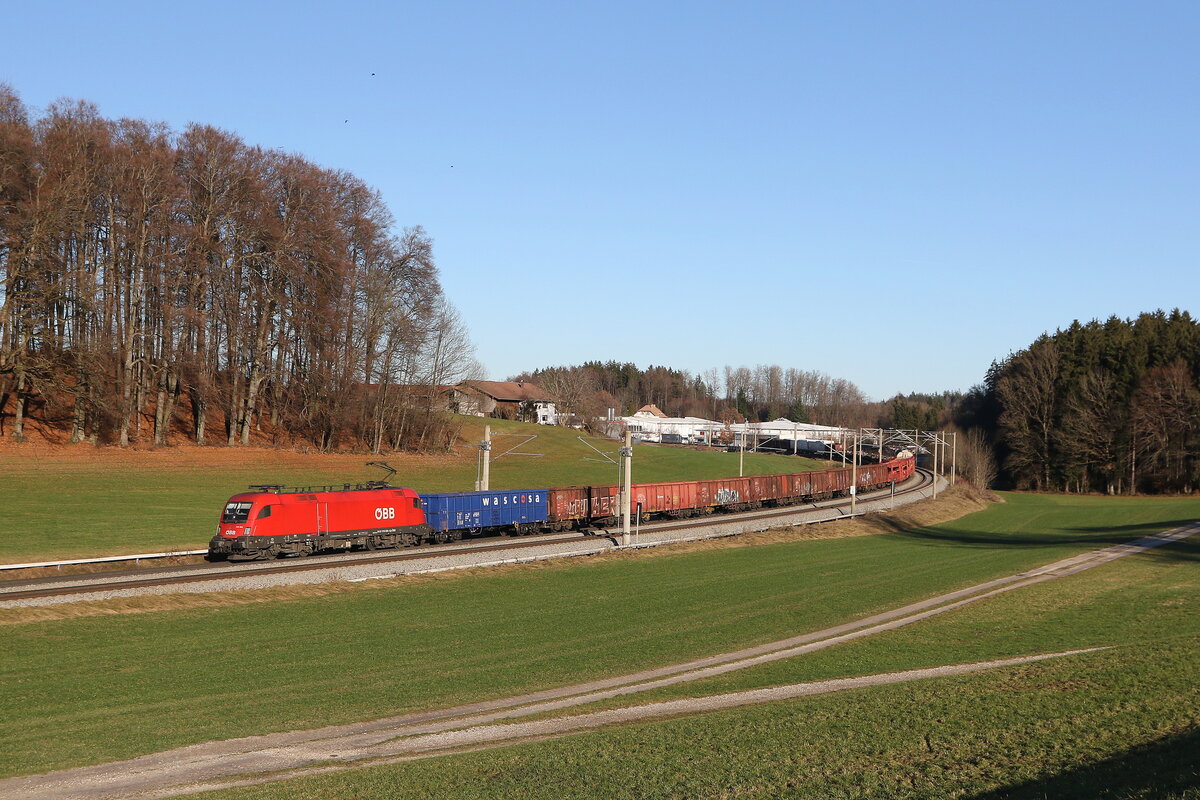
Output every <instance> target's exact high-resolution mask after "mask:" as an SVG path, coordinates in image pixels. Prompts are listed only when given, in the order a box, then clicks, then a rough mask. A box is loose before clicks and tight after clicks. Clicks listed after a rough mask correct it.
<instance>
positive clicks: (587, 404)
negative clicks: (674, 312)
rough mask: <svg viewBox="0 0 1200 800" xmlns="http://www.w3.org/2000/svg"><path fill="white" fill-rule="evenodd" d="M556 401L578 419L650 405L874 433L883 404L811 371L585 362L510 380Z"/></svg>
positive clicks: (678, 413)
mask: <svg viewBox="0 0 1200 800" xmlns="http://www.w3.org/2000/svg"><path fill="white" fill-rule="evenodd" d="M511 380H527V381H530V382H532V383H535V384H537V385H538V386H540V387H542V388H543V389H545V390H546V391H548V392H550V393H552V394H554V395H555V396H556V397H558V398H559V399H560V400H561V401H562V402H561V405H562V406H563V408H564V409H565V410H566V411H568V412H572V413H575V414H577V415H578V416H579V417H580V418H583V419H592V418H598V417H603V416H604V414H605V411H606V409H608V408H612V409H614V410H615V411H616V413H617V415H619V416H624V415H629V414H632V413H633V412H634V411H636V410H638V409H639V408H641V407H642V406H644V405H648V404H654V405H656V406H658V408H659V409H661V410H662V412H663V413H665V414H667V415H668V416H672V417H687V416H694V417H703V418H705V419H714V420H724V421H730V422H741V421H745V420H750V421H756V422H766V421H768V420H773V419H778V418H780V417H787V418H788V419H790V420H792V421H794V422H819V423H821V424H824V425H844V426H847V427H854V426H859V425H867V426H869V425H874V424H876V420H877V419H878V417H879V416H880V414H881V413H886V411H887V409H886V408H885V405H886V404H882V403H871V402H870V401H869V400H868V399H867V397H866V395H865V394H864V393H863V392H862V390H860V389H859V388H858V387H857V386H856V385H855V384H854V383H852V382H851V381H848V380H845V379H843V378H832V377H830V376H828V375H826V374H824V373H822V372H818V371H815V370H799V369H794V368H786V369H785V368H783V367H780V366H778V365H775V364H771V365H765V364H760V365H757V366H754V367H747V366H739V367H732V366H725V367H724V368H723V369H717V368H713V369H708V370H705V371H704V372H701V373H692V372H689V371H687V370H680V369H674V368H671V367H664V366H653V365H652V366H649V367H647V368H645V369H642V368H639V367H638V366H637V365H635V364H632V363H628V362H619V361H605V362H600V361H589V362H585V363H583V364H580V365H574V366H558V367H542V368H539V369H536V370H533V371H532V372H525V373H522V374H521V375H518V376H514V377H513V378H511Z"/></svg>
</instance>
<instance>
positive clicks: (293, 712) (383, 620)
mask: <svg viewBox="0 0 1200 800" xmlns="http://www.w3.org/2000/svg"><path fill="white" fill-rule="evenodd" d="M1007 499H1008V502H1007V503H1005V504H1002V505H997V506H994V507H992V508H990V509H988V510H987V511H984V512H981V513H978V514H974V515H971V516H969V517H965V518H963V519H960V520H958V521H956V522H952V523H947V524H944V525H940V526H934V527H931V528H925V529H920V530H916V531H911V532H902V533H897V534H890V535H884V536H869V537H858V538H846V539H834V540H816V541H797V542H784V543H775V544H768V545H761V546H755V547H740V548H736V547H735V548H728V549H721V550H708V551H706V550H701V551H695V552H686V553H681V554H678V555H665V556H661V555H660V556H659V557H657V558H648V559H647V558H636V557H630V558H613V559H609V560H600V561H595V562H584V563H559V564H553V565H548V566H542V567H538V568H516V569H509V570H506V571H502V572H496V573H483V574H475V575H471V576H460V577H457V578H450V579H442V580H426V581H417V582H411V583H402V584H397V585H387V584H381V585H376V586H371V587H363V588H361V589H359V590H356V591H350V592H346V593H343V594H338V595H332V596H328V597H323V598H306V599H300V600H290V601H279V602H265V603H258V604H255V605H252V606H233V607H229V608H215V609H193V610H188V611H179V612H171V613H167V612H157V613H143V614H137V615H125V616H112V617H92V618H83V619H67V620H60V621H55V622H42V623H18V622H17V620H19V619H21V616H20V615H21V614H22V613H23V612H19V611H9V612H4V613H3V615H0V621H5V620H7V621H8V622H10V623H14V624H10V625H8V626H6V627H5V628H4V629H3V635H4V637H5V639H6V640H7V641H6V645H7V646H6V647H5V648H4V652H3V654H2V655H0V668H2V671H0V676H2V678H3V680H4V684H5V686H6V687H7V691H6V693H5V694H4V696H3V700H2V701H0V702H2V705H0V715H2V718H3V722H2V723H0V739H2V740H4V741H5V742H6V743H8V747H7V748H6V749H5V751H4V752H3V754H0V774H5V775H10V774H22V773H30V772H36V771H42V770H46V769H51V768H56V767H63V766H70V765H78V764H83V763H94V762H100V761H107V760H113V759H117V758H122V757H128V756H131V755H134V754H138V753H143V752H150V751H157V750H161V749H165V748H169V747H173V746H177V745H182V744H187V743H192V742H198V741H205V740H209V739H216V738H228V737H234V736H243V735H248V734H253V733H262V732H267V731H275V730H286V729H293V728H308V727H317V726H320V725H326V724H331V723H336V722H344V721H351V720H361V719H370V718H376V717H380V716H386V715H389V714H394V713H399V712H402V711H405V710H410V709H418V708H433V707H440V706H446V705H451V704H454V703H457V702H463V701H468V700H473V699H481V698H487V697H497V696H504V695H509V694H514V693H518V692H524V691H529V690H534V689H538V688H544V687H549V686H555V685H562V684H566V683H571V682H575V681H579V680H587V679H593V678H597V677H602V676H604V675H615V674H622V673H625V672H629V671H633V670H635V669H638V668H643V667H650V666H654V665H660V664H667V663H674V662H678V661H682V660H686V659H688V658H692V657H697V656H701V655H705V654H710V653H715V652H723V651H727V650H731V649H735V648H738V647H742V646H746V645H750V644H754V643H759V642H766V641H773V640H776V639H780V638H784V637H786V636H789V635H794V634H796V633H799V632H803V631H808V630H817V629H820V628H823V627H827V626H829V625H832V624H836V623H838V622H842V621H845V620H847V619H853V618H857V617H861V616H864V615H867V614H871V613H875V612H878V611H881V610H884V609H887V608H893V607H896V606H899V605H902V604H904V603H906V602H910V601H913V600H916V599H919V598H923V597H927V596H930V595H933V594H937V593H940V592H944V591H947V590H950V589H953V588H956V587H960V586H964V585H970V584H974V583H977V582H980V581H982V580H986V579H988V578H991V577H995V576H999V575H1007V574H1012V573H1014V572H1017V571H1020V570H1022V569H1025V568H1028V567H1031V566H1033V565H1037V564H1043V563H1047V562H1050V561H1053V560H1055V559H1058V558H1062V557H1064V556H1067V555H1070V554H1072V553H1078V552H1081V551H1085V550H1090V549H1094V548H1097V547H1102V546H1105V545H1108V544H1111V543H1113V542H1118V541H1127V540H1129V539H1132V538H1136V537H1137V536H1138V535H1140V534H1143V533H1148V532H1152V531H1158V530H1162V529H1165V528H1169V527H1174V526H1176V525H1179V524H1181V523H1182V522H1184V521H1187V520H1191V519H1195V518H1197V517H1200V503H1198V502H1196V501H1188V500H1177V499H1161V500H1128V499H1103V498H1055V497H1037V496H1031V495H1010V496H1008V498H1007ZM1197 589H1200V567H1198V565H1197V550H1196V545H1195V544H1193V543H1185V544H1182V545H1179V546H1176V547H1173V548H1171V549H1169V550H1167V549H1163V550H1160V551H1157V552H1152V553H1148V554H1145V555H1141V556H1137V557H1134V558H1129V559H1124V560H1122V561H1119V562H1116V563H1114V564H1112V565H1109V566H1105V567H1101V568H1099V569H1096V570H1094V571H1092V572H1089V573H1085V574H1084V575H1081V576H1076V577H1073V578H1069V579H1066V580H1064V581H1059V582H1055V583H1052V584H1049V585H1047V586H1044V587H1035V588H1031V589H1027V590H1021V591H1020V592H1018V593H1014V594H1013V595H1010V596H1008V597H1005V598H1002V599H997V600H993V601H988V602H987V603H985V604H983V605H980V606H977V607H973V608H971V609H968V610H966V611H962V612H956V613H955V614H953V615H950V616H947V617H941V618H937V619H936V620H934V621H930V622H926V623H922V624H921V625H919V626H917V627H914V628H912V629H911V630H906V631H901V632H897V633H894V634H886V635H884V636H881V637H880V638H877V639H872V640H869V641H864V642H861V643H857V644H853V645H846V646H842V647H839V648H835V649H833V650H829V651H825V652H824V653H821V654H815V655H811V656H807V657H804V658H800V659H793V660H791V661H787V662H781V663H779V664H774V665H767V666H763V667H759V668H756V669H754V670H748V671H745V672H741V673H736V674H733V675H730V676H726V677H724V678H722V679H719V680H714V681H712V682H711V683H708V684H705V685H702V686H698V687H697V688H696V691H701V690H702V691H703V692H706V693H707V692H715V691H718V690H725V689H729V688H746V687H750V686H757V685H771V684H774V683H788V682H794V681H798V680H808V679H811V678H816V677H825V676H843V675H859V674H870V673H874V672H880V671H884V670H889V669H899V668H907V667H909V666H927V665H936V664H944V663H955V662H959V661H965V660H978V659H982V658H992V657H1002V656H1007V655H1012V654H1021V653H1030V652H1040V651H1044V650H1053V649H1061V648H1065V647H1077V646H1087V645H1096V644H1117V645H1124V647H1122V648H1121V649H1119V650H1115V651H1108V652H1106V653H1099V654H1091V655H1089V656H1086V657H1077V658H1072V659H1070V660H1068V661H1063V662H1061V663H1054V664H1049V665H1036V666H1031V667H1025V668H1018V669H1008V670H1005V671H1003V672H1002V673H997V674H995V675H979V676H970V677H964V678H956V679H947V680H945V681H930V682H926V683H922V684H916V685H913V686H909V687H903V686H900V687H890V688H881V689H875V690H863V691H859V692H855V693H853V695H849V696H846V697H826V698H815V699H811V700H806V701H796V702H791V703H783V704H779V705H777V706H771V707H768V708H760V709H752V710H747V711H738V712H724V713H722V714H717V715H711V716H709V717H705V718H703V719H698V720H683V721H678V722H672V723H659V724H656V725H650V726H636V727H632V728H628V729H623V730H618V731H610V732H600V733H595V734H587V735H584V736H579V737H573V738H571V739H566V740H563V741H559V742H552V743H544V744H539V745H533V746H526V747H518V748H507V749H503V750H498V751H495V752H492V753H480V754H475V755H468V756H460V757H455V758H452V759H441V760H439V761H438V762H437V764H436V765H433V764H413V765H408V766H403V767H386V768H383V767H381V768H372V769H368V770H364V771H360V772H355V773H352V774H349V775H346V776H342V777H337V778H328V779H324V780H322V781H321V782H319V785H316V784H312V783H309V782H303V783H299V784H284V785H281V787H274V788H270V789H267V790H264V791H267V792H277V793H279V794H278V796H296V797H299V796H306V795H313V794H317V795H329V796H334V797H341V796H346V797H349V796H368V797H375V796H378V797H384V796H400V795H403V794H404V793H405V792H408V793H409V795H410V796H422V795H424V796H464V797H465V796H479V795H481V794H486V795H496V796H498V795H505V794H507V795H509V796H514V797H515V796H549V795H553V794H558V795H562V796H573V794H572V793H574V796H585V795H583V794H580V792H589V793H590V794H589V795H587V796H621V795H622V794H625V795H629V796H633V795H640V796H671V795H672V794H678V795H692V794H696V795H701V796H703V795H704V794H705V792H709V793H710V794H712V795H713V796H723V795H722V792H724V794H725V795H728V794H730V793H733V792H734V791H735V789H736V788H737V787H745V788H746V789H748V790H750V792H751V796H754V795H755V794H756V793H757V794H758V795H760V796H765V795H771V794H779V793H782V792H785V791H787V789H786V784H787V782H789V781H793V780H796V779H797V778H799V779H802V781H803V782H815V783H814V784H813V785H824V786H825V787H826V789H828V791H825V792H824V793H823V794H822V793H817V794H815V795H814V796H828V797H837V796H858V795H860V794H864V795H870V794H871V793H874V794H873V795H871V796H879V797H884V796H896V795H895V794H894V793H893V794H889V792H895V791H896V790H897V789H898V788H899V789H904V791H908V790H909V788H912V787H918V786H924V787H926V789H928V793H927V794H925V795H922V794H920V793H919V792H917V793H911V792H910V794H909V796H930V797H933V796H947V794H946V793H945V791H944V790H945V787H947V786H950V785H953V786H959V785H960V784H961V785H962V786H964V787H970V791H976V790H978V791H983V790H985V789H989V788H991V787H995V786H999V785H1001V784H1002V782H1003V781H1006V780H1009V779H1010V778H1013V777H1014V776H1015V777H1017V778H1020V779H1022V780H1023V779H1024V778H1025V777H1031V778H1032V777H1033V776H1037V775H1041V774H1043V773H1046V772H1047V771H1049V772H1051V773H1053V772H1057V771H1059V770H1061V769H1063V768H1064V765H1066V764H1070V763H1074V762H1075V761H1079V760H1096V761H1098V760H1102V759H1105V758H1109V757H1115V754H1120V753H1121V752H1122V750H1123V749H1124V748H1125V747H1127V746H1130V745H1136V744H1139V743H1145V742H1152V741H1157V740H1158V739H1159V738H1161V737H1163V736H1166V735H1167V732H1168V731H1172V730H1174V731H1177V732H1183V734H1184V735H1185V736H1192V733H1193V732H1192V728H1189V727H1188V726H1189V725H1191V724H1194V723H1195V719H1194V717H1195V708H1196V695H1195V692H1196V690H1195V681H1194V678H1195V675H1196V674H1197V672H1198V669H1197V668H1198V666H1200V662H1198V661H1197V657H1196V655H1195V645H1196V644H1197V643H1198V642H1200V615H1196V614H1195V606H1194V602H1195V601H1194V598H1195V597H1196V596H1197V594H1198V592H1197ZM124 602H125V603H130V602H133V601H124ZM121 605H122V603H120V602H114V603H113V610H117V609H119V608H120V607H121ZM943 629H944V630H945V633H939V631H940V630H943ZM1126 675H1128V676H1132V677H1126ZM98 676H102V678H101V679H98ZM1122 693H1124V698H1125V699H1122V700H1120V701H1119V702H1117V701H1115V700H1114V698H1117V697H1118V696H1122ZM642 699H643V697H642V696H638V697H637V698H636V699H634V700H631V701H629V702H637V701H640V700H642ZM1113 702H1117V705H1116V706H1113V705H1112V703H1113ZM1189 715H1190V716H1189ZM1189 719H1190V720H1191V722H1189ZM1072 720H1075V722H1072ZM1072 725H1074V726H1075V727H1074V728H1072V727H1071V726H1072ZM1069 728H1070V729H1071V734H1070V736H1067V729H1069ZM926 735H928V736H929V740H928V743H927V742H926V740H925V738H924V737H925V736H926ZM1118 740H1119V741H1118ZM1164 741H1165V742H1166V744H1165V745H1164V746H1168V750H1169V747H1174V745H1172V744H1171V743H1170V741H1168V740H1164ZM989 742H995V743H998V745H997V747H996V748H993V749H989V747H990V745H989ZM1186 742H1187V743H1190V744H1191V745H1192V746H1194V744H1195V740H1194V737H1193V738H1191V739H1187V740H1186ZM631 749H632V751H633V752H632V755H630V753H629V751H630V750H631ZM1169 752H1174V751H1170V750H1169ZM989 753H994V754H993V755H989ZM764 754H769V755H764ZM993 758H994V759H996V761H995V764H996V766H995V768H992V767H991V766H988V765H989V764H991V763H992V762H991V761H989V759H993ZM550 765H552V766H550ZM910 778H911V779H912V781H913V782H912V783H911V786H910V784H908V783H906V781H908V780H909V779H910ZM947 781H950V782H951V783H947ZM955 781H957V782H958V783H955ZM822 782H824V783H822ZM581 787H583V788H581ZM714 787H715V788H714ZM929 787H933V788H929ZM710 790H711V791H710ZM913 791H914V792H916V789H915V788H914V789H913ZM356 793H357V794H356ZM267 796H276V795H272V794H268V795H267Z"/></svg>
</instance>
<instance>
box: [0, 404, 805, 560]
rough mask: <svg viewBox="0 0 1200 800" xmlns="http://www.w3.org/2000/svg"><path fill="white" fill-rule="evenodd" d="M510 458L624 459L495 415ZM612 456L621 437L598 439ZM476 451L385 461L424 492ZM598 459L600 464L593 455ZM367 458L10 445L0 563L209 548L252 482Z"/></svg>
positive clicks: (678, 471) (502, 467)
mask: <svg viewBox="0 0 1200 800" xmlns="http://www.w3.org/2000/svg"><path fill="white" fill-rule="evenodd" d="M484 422H485V421H484V420H482V419H477V418H475V417H470V418H464V426H463V440H464V442H470V443H474V442H478V441H479V440H480V439H481V438H482V436H483V425H484ZM491 424H492V428H493V431H494V432H495V433H496V434H516V435H513V436H509V435H503V436H497V438H496V439H495V443H494V450H493V452H494V453H496V454H500V453H502V452H504V451H505V450H507V449H508V448H510V447H512V446H513V445H515V444H517V443H518V442H520V441H521V437H523V436H526V435H530V434H537V436H538V438H537V439H535V440H533V441H532V442H530V443H529V444H527V445H525V446H523V447H521V448H520V452H524V453H541V454H543V456H542V457H540V458H533V457H530V456H522V455H516V454H512V455H508V456H505V457H503V458H501V459H499V460H498V461H496V462H495V463H494V464H493V465H492V472H491V485H492V487H493V488H496V489H506V488H536V487H543V486H546V487H549V486H570V485H575V484H587V483H597V484H606V483H615V482H616V479H617V478H616V476H617V472H616V467H615V466H614V465H612V464H607V463H600V456H598V455H597V454H596V452H595V451H594V450H592V449H591V448H590V447H588V446H587V445H585V444H583V443H582V442H580V441H579V439H578V433H577V432H575V431H571V430H567V429H564V428H548V427H545V426H537V425H523V424H520V423H515V422H506V421H502V420H492V421H491ZM592 443H593V445H595V446H596V447H598V448H600V449H601V450H603V451H605V452H612V451H614V450H615V449H616V447H617V445H616V444H615V443H613V442H607V441H603V440H592ZM477 452H478V451H477V450H475V449H473V448H471V447H468V446H465V445H464V446H461V447H460V448H459V449H458V452H456V453H455V454H450V455H433V456H414V455H408V454H397V455H389V456H385V457H383V459H384V460H386V461H388V462H389V463H391V464H392V466H393V467H395V468H396V469H397V470H398V474H397V475H396V476H395V477H394V478H393V481H392V482H393V483H396V484H398V485H403V486H411V487H413V488H415V489H417V490H418V491H435V492H442V491H467V490H470V489H471V488H472V487H473V486H474V484H475V471H476V455H477ZM634 453H635V455H634V476H635V480H637V481H638V482H640V483H649V482H654V481H668V480H686V479H699V478H721V477H727V476H729V475H737V473H738V455H737V454H736V453H723V452H718V451H712V452H700V451H696V450H688V449H683V448H672V447H655V446H649V445H645V446H638V447H637V448H635V451H634ZM588 459H596V460H588ZM373 460H378V457H372V456H370V455H366V454H344V453H337V454H322V453H296V452H291V451H283V450H269V449H262V448H248V449H243V448H224V447H204V448H198V447H178V448H169V449H161V450H153V451H148V450H142V451H128V450H120V449H118V448H100V449H97V448H93V447H91V446H89V445H77V446H72V447H47V446H44V445H43V446H33V445H30V446H24V447H23V446H20V445H12V444H9V445H6V446H5V447H4V448H3V449H0V475H2V476H3V481H2V488H0V501H2V503H0V504H2V506H3V509H4V513H3V515H2V518H0V563H5V562H7V563H15V562H23V561H40V560H51V559H60V558H86V557H89V556H101V555H121V554H126V553H145V552H157V551H162V550H195V549H202V548H203V547H205V546H206V545H207V544H208V540H209V538H210V537H211V536H212V533H213V531H214V530H215V527H216V519H217V516H218V514H219V513H220V509H221V508H222V507H223V504H224V502H225V500H226V499H227V498H228V497H229V496H230V495H232V494H236V493H237V492H241V491H245V489H246V487H247V486H248V485H250V484H263V483H282V484H285V485H288V486H293V485H310V484H341V483H344V482H350V483H359V482H362V481H366V480H371V479H377V478H382V477H384V473H383V472H382V471H381V470H379V469H376V468H374V467H368V466H366V462H368V461H373ZM826 466H828V464H827V462H821V461H812V460H809V459H800V458H794V457H788V456H779V455H772V454H761V453H751V454H748V455H747V456H746V474H747V475H760V474H767V473H780V472H801V471H804V470H806V469H821V468H824V467H826Z"/></svg>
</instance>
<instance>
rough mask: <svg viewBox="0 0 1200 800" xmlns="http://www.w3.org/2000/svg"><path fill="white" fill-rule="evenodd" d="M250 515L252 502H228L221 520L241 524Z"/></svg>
mask: <svg viewBox="0 0 1200 800" xmlns="http://www.w3.org/2000/svg"><path fill="white" fill-rule="evenodd" d="M249 517H250V503H228V504H226V506H225V513H224V514H222V515H221V522H224V523H226V524H233V525H240V524H241V523H243V522H245V521H246V520H247V519H249Z"/></svg>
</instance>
